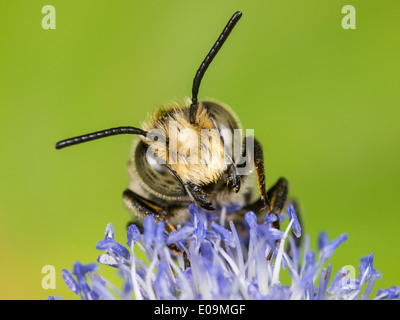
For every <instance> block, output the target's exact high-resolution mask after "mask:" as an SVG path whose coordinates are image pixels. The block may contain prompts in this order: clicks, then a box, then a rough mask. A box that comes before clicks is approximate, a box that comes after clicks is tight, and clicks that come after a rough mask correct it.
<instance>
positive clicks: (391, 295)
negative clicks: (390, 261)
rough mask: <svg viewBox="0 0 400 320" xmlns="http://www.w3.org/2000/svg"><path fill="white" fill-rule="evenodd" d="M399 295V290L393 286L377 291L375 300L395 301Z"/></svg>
mask: <svg viewBox="0 0 400 320" xmlns="http://www.w3.org/2000/svg"><path fill="white" fill-rule="evenodd" d="M399 294H400V288H399V287H397V286H393V287H390V288H388V289H381V290H378V292H377V293H376V297H375V299H379V300H381V299H390V300H397V299H398V298H399Z"/></svg>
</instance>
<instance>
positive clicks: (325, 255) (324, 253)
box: [322, 233, 348, 260]
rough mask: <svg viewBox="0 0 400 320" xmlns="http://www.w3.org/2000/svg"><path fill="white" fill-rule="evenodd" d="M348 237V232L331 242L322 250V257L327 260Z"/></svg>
mask: <svg viewBox="0 0 400 320" xmlns="http://www.w3.org/2000/svg"><path fill="white" fill-rule="evenodd" d="M347 238H348V236H347V234H345V233H344V234H342V235H340V236H339V237H337V238H336V239H335V240H333V241H332V242H331V243H329V244H327V245H326V246H325V247H324V248H323V250H322V259H323V260H327V259H329V257H330V256H331V255H332V254H333V253H334V252H335V250H336V248H337V247H338V246H340V245H341V244H342V243H343V242H344V241H346V240H347Z"/></svg>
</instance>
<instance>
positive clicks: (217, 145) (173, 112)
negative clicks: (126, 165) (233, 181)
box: [131, 101, 242, 199]
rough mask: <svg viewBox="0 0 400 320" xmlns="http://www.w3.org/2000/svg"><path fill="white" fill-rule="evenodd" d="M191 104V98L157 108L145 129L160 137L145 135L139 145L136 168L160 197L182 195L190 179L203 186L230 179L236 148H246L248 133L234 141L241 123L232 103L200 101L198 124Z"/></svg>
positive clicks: (137, 174) (154, 193)
mask: <svg viewBox="0 0 400 320" xmlns="http://www.w3.org/2000/svg"><path fill="white" fill-rule="evenodd" d="M189 110H190V101H186V103H185V104H183V105H181V106H179V105H174V106H169V107H167V108H165V109H164V111H163V116H162V117H159V116H158V115H159V114H160V113H158V112H157V113H155V115H156V116H154V117H153V118H152V119H151V120H150V121H149V123H147V124H146V125H145V129H146V131H147V132H149V133H152V132H154V135H153V138H155V137H157V138H155V139H151V140H150V139H148V138H144V137H143V138H142V139H140V140H139V141H138V142H137V144H136V146H135V148H134V152H133V157H132V161H131V166H132V169H133V171H134V174H135V175H136V176H137V177H138V178H139V180H140V182H141V184H142V185H143V187H144V188H145V189H146V190H147V191H148V192H150V193H152V194H153V195H155V196H157V197H161V198H167V199H179V198H182V197H184V196H185V195H186V189H185V187H184V186H185V185H187V184H189V183H190V184H192V185H195V186H196V187H198V188H203V187H207V186H209V185H216V184H219V183H220V182H221V180H224V181H223V182H224V184H225V185H226V184H227V178H228V177H229V176H230V172H228V171H229V170H231V169H230V168H231V167H232V166H235V165H236V164H235V157H234V156H233V154H234V152H232V150H234V149H235V148H239V149H240V150H238V152H239V153H240V154H241V152H242V140H241V139H242V137H241V136H239V139H238V141H239V143H236V145H235V143H234V140H235V132H236V131H240V130H239V129H241V128H240V123H239V121H238V119H237V117H236V116H235V114H234V113H233V112H232V111H231V110H230V109H229V107H227V106H225V105H222V104H220V103H216V102H200V103H199V107H198V110H197V114H196V121H195V123H194V124H191V123H190V119H189ZM148 136H149V135H148ZM236 138H238V137H237V135H236ZM228 169H229V170H228ZM237 191H238V190H237Z"/></svg>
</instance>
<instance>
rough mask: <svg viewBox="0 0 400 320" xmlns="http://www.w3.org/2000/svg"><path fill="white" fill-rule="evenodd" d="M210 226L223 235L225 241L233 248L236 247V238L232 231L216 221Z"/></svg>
mask: <svg viewBox="0 0 400 320" xmlns="http://www.w3.org/2000/svg"><path fill="white" fill-rule="evenodd" d="M210 227H211V229H212V230H214V231H215V232H216V233H217V234H218V235H219V236H220V237H221V239H222V240H224V242H225V243H226V244H227V245H229V246H230V247H232V248H234V247H235V239H234V237H233V235H232V232H230V231H229V230H227V229H225V228H224V227H221V226H220V225H219V224H217V223H215V222H211V225H210Z"/></svg>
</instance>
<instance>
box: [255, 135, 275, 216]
mask: <svg viewBox="0 0 400 320" xmlns="http://www.w3.org/2000/svg"><path fill="white" fill-rule="evenodd" d="M253 139H254V166H255V168H256V176H257V186H258V192H259V194H260V200H261V204H262V205H263V208H262V211H265V210H268V211H270V209H271V204H270V202H269V200H268V199H269V197H268V194H267V187H266V183H265V172H264V154H263V150H262V146H261V143H260V142H259V141H258V140H257V139H256V138H253Z"/></svg>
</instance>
